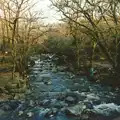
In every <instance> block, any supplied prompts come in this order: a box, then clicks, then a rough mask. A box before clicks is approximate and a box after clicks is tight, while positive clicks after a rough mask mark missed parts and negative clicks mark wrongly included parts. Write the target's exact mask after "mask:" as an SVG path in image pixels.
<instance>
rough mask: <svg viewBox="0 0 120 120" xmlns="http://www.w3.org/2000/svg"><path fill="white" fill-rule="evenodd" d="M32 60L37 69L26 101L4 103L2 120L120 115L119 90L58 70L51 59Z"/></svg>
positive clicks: (101, 119) (99, 119) (95, 119)
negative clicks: (6, 107) (5, 107)
mask: <svg viewBox="0 0 120 120" xmlns="http://www.w3.org/2000/svg"><path fill="white" fill-rule="evenodd" d="M31 59H33V60H35V65H34V66H33V67H30V74H29V77H30V90H28V91H27V93H26V99H25V100H19V101H7V102H4V103H3V102H1V103H0V107H1V108H3V109H0V120H113V119H114V118H115V117H118V116H119V115H120V95H119V92H120V91H119V89H113V88H111V87H109V86H104V85H100V84H97V83H91V82H90V81H88V80H87V77H86V76H78V75H75V74H73V73H71V72H68V71H66V67H65V66H56V65H55V63H54V61H53V59H55V58H53V56H52V55H44V59H43V57H41V58H39V57H33V58H31ZM6 105H7V106H9V107H8V108H9V109H7V110H6V112H5V113H4V111H5V109H4V106H6ZM2 112H3V113H4V114H2Z"/></svg>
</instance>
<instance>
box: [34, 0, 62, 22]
mask: <svg viewBox="0 0 120 120" xmlns="http://www.w3.org/2000/svg"><path fill="white" fill-rule="evenodd" d="M36 1H38V3H37V5H36V8H35V9H36V10H42V12H43V15H44V17H46V18H45V20H44V22H46V23H56V22H58V21H59V19H60V15H59V13H58V12H56V10H55V9H51V8H50V5H51V2H50V1H49V0H36Z"/></svg>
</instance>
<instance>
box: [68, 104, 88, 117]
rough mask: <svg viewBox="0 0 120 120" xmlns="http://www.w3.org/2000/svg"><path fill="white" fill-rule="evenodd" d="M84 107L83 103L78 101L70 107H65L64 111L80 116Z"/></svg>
mask: <svg viewBox="0 0 120 120" xmlns="http://www.w3.org/2000/svg"><path fill="white" fill-rule="evenodd" d="M85 109H86V106H85V105H84V103H82V102H80V103H79V104H77V105H75V106H72V107H67V108H66V113H67V114H69V115H74V116H81V114H82V112H83V111H84V110H85Z"/></svg>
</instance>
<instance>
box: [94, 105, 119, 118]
mask: <svg viewBox="0 0 120 120" xmlns="http://www.w3.org/2000/svg"><path fill="white" fill-rule="evenodd" d="M94 112H95V113H97V114H101V115H104V116H110V115H112V114H115V113H120V106H118V105H116V104H114V103H108V104H100V105H96V106H94Z"/></svg>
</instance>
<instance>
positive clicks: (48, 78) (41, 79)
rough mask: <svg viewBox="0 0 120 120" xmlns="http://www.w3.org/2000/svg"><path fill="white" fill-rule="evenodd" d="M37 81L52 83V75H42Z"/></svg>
mask: <svg viewBox="0 0 120 120" xmlns="http://www.w3.org/2000/svg"><path fill="white" fill-rule="evenodd" d="M37 81H43V82H44V83H48V82H49V81H51V75H50V74H45V73H44V74H40V75H39V76H38V77H37Z"/></svg>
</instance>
